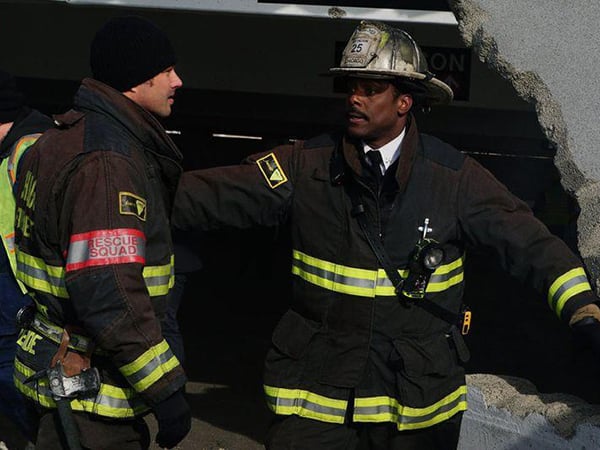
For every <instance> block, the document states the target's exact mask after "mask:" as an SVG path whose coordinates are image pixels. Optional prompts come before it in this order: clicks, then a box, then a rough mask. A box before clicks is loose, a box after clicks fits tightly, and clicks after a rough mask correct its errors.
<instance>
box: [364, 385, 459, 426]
mask: <svg viewBox="0 0 600 450" xmlns="http://www.w3.org/2000/svg"><path fill="white" fill-rule="evenodd" d="M357 401H360V399H357ZM466 401H467V394H466V393H463V394H461V395H460V396H458V397H457V398H456V399H454V400H453V401H452V402H451V403H446V404H442V405H440V406H439V407H438V408H436V409H434V410H432V411H430V412H428V413H427V414H419V415H412V414H411V415H407V414H403V413H402V409H403V408H402V406H392V405H389V404H387V405H379V406H357V407H355V408H354V416H360V417H361V418H363V420H360V421H361V422H362V421H364V417H374V416H377V415H386V416H389V417H395V422H396V423H397V424H398V425H399V427H401V426H402V425H415V424H419V423H422V422H429V421H432V420H433V419H435V418H437V417H439V416H440V415H444V414H446V413H448V412H449V411H451V410H453V409H454V408H456V407H457V406H458V405H459V404H460V403H461V402H466ZM427 409H428V408H424V410H427Z"/></svg>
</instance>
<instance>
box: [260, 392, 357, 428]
mask: <svg viewBox="0 0 600 450" xmlns="http://www.w3.org/2000/svg"><path fill="white" fill-rule="evenodd" d="M263 387H264V390H265V394H266V397H267V404H268V406H269V408H270V409H271V410H272V411H273V412H274V413H275V414H283V415H291V414H297V415H299V416H302V417H308V418H311V419H316V420H320V421H322V422H329V423H344V417H345V414H346V408H347V407H348V402H347V401H346V400H336V399H333V398H328V397H324V396H322V395H318V394H314V393H312V392H309V391H305V390H302V389H284V388H278V387H272V386H267V385H264V386H263Z"/></svg>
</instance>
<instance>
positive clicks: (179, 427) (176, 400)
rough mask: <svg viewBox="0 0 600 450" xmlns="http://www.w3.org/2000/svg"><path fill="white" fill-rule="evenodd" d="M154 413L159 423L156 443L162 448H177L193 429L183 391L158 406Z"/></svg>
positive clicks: (190, 414)
mask: <svg viewBox="0 0 600 450" xmlns="http://www.w3.org/2000/svg"><path fill="white" fill-rule="evenodd" d="M153 412H154V416H155V417H156V421H157V422H158V433H157V434H156V443H157V444H158V445H159V446H160V447H162V448H173V447H175V446H176V445H177V444H179V443H180V442H181V441H182V440H183V438H184V437H186V436H187V434H188V433H189V432H190V429H191V428H192V413H191V411H190V407H189V405H188V404H187V402H186V401H185V398H184V397H183V392H181V391H177V392H175V394H173V395H171V396H170V397H169V398H167V399H166V400H163V401H162V402H160V403H159V404H157V405H156V406H155V407H154V408H153Z"/></svg>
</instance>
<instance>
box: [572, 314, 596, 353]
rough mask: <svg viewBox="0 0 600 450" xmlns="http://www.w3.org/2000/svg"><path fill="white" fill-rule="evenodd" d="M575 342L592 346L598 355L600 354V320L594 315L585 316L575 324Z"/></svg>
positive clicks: (583, 345)
mask: <svg viewBox="0 0 600 450" xmlns="http://www.w3.org/2000/svg"><path fill="white" fill-rule="evenodd" d="M571 329H572V330H573V334H574V335H575V344H576V345H578V346H582V347H590V348H591V350H592V351H593V352H594V354H595V355H596V356H600V322H599V321H598V320H597V319H596V318H594V317H585V318H583V319H581V320H579V321H577V322H575V323H573V324H571Z"/></svg>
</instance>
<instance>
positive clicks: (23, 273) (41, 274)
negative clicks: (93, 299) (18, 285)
mask: <svg viewBox="0 0 600 450" xmlns="http://www.w3.org/2000/svg"><path fill="white" fill-rule="evenodd" d="M16 256H17V279H19V280H20V281H22V282H23V283H25V284H26V285H27V286H29V287H30V288H33V289H35V290H37V291H40V292H45V293H47V294H51V295H54V296H55V297H59V298H69V294H68V292H67V288H66V286H65V269H64V267H60V266H50V265H47V264H46V263H45V262H44V260H43V259H41V258H36V257H35V256H31V255H28V254H26V253H24V252H22V251H17V255H16Z"/></svg>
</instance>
